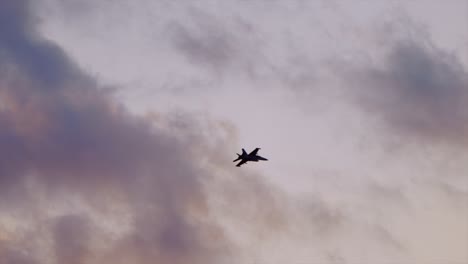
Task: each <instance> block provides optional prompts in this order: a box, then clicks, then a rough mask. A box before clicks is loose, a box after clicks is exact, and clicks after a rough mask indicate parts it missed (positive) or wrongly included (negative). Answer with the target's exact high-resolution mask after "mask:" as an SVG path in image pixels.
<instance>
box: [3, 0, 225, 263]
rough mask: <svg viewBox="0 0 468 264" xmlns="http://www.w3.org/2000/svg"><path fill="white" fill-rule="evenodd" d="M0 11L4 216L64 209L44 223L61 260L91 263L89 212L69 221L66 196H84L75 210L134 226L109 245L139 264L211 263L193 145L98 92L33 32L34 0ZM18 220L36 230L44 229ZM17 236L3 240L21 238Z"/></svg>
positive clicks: (46, 214) (19, 260)
mask: <svg viewBox="0 0 468 264" xmlns="http://www.w3.org/2000/svg"><path fill="white" fill-rule="evenodd" d="M0 10H1V11H0V20H1V22H2V23H1V25H0V29H1V34H2V36H1V38H0V54H1V56H0V79H1V81H0V96H1V97H0V146H1V147H0V149H1V150H0V156H1V157H2V159H1V161H0V185H1V187H0V189H1V194H0V197H2V200H3V201H9V204H7V203H4V202H2V205H1V207H2V212H3V213H2V214H0V218H1V219H3V221H7V220H5V217H6V215H7V214H6V212H13V211H15V212H16V213H17V215H28V216H33V217H37V218H46V219H48V218H51V219H54V216H53V215H54V214H57V212H56V211H55V210H53V208H54V206H58V207H61V208H62V209H57V210H58V211H59V212H58V214H59V216H57V217H58V218H57V219H56V221H55V224H51V225H47V226H49V227H48V230H50V232H49V233H50V234H51V236H52V240H53V241H54V244H53V246H52V247H53V252H55V254H54V255H55V256H56V260H55V261H56V262H57V263H65V262H66V263H76V264H78V263H85V262H86V263H88V262H87V261H85V260H86V259H89V258H88V255H90V256H91V255H93V254H95V253H96V252H93V250H95V249H93V248H88V247H89V245H90V244H91V243H90V242H89V241H91V240H92V239H95V238H94V235H93V233H92V232H91V231H90V230H89V225H90V224H88V223H87V222H88V221H87V220H86V219H87V218H86V217H85V215H89V212H88V213H82V214H80V211H79V210H78V211H77V212H75V213H74V214H71V215H68V214H67V213H66V211H67V210H70V209H71V208H70V207H69V206H66V205H60V204H61V203H60V202H61V201H60V199H63V201H65V203H67V202H71V201H73V200H74V198H73V197H79V199H78V200H77V201H78V202H77V204H78V205H80V206H81V207H83V206H84V207H86V206H87V207H90V209H88V210H91V212H93V211H95V212H96V211H98V210H99V209H100V208H101V207H100V206H102V204H105V203H106V202H109V203H117V204H119V205H118V206H120V207H121V208H126V209H125V210H124V211H125V213H124V215H125V214H129V215H130V217H131V219H132V220H131V221H130V226H131V227H130V231H128V232H127V233H125V232H123V231H120V233H123V234H121V237H120V238H118V239H113V240H111V241H110V242H109V243H110V245H113V244H115V248H118V247H119V246H118V245H119V244H125V245H126V246H128V247H126V248H130V249H132V248H133V249H132V250H130V251H132V252H137V254H134V256H133V257H134V258H137V259H138V260H139V263H153V262H154V259H160V260H162V261H163V260H164V261H166V262H168V263H169V262H171V263H181V262H187V261H189V260H190V262H192V263H202V262H203V263H207V262H211V261H213V259H214V257H213V256H214V255H215V254H214V253H212V252H211V251H213V252H214V251H216V250H218V249H222V244H223V243H218V244H217V245H213V246H208V245H207V243H208V242H209V240H210V236H209V230H211V229H216V224H214V222H212V221H210V219H208V218H207V219H205V218H206V217H204V216H203V215H202V214H200V213H197V212H198V211H199V210H202V208H204V204H205V203H206V197H205V194H204V190H203V186H202V179H203V177H204V176H206V175H207V174H209V172H208V171H206V170H203V168H201V166H199V165H198V164H197V163H198V162H199V159H197V157H196V156H194V155H192V152H191V151H190V149H191V144H192V143H191V142H188V141H183V140H180V139H179V138H177V137H176V136H173V135H171V134H170V133H168V132H167V131H164V130H163V129H160V128H156V127H154V126H151V124H150V123H148V122H146V121H145V120H144V119H142V118H138V117H134V116H131V115H130V114H129V113H128V112H127V111H126V110H125V109H124V107H123V106H121V105H119V104H118V103H117V102H116V101H115V100H113V98H112V97H111V96H109V95H108V94H106V93H104V92H103V91H101V90H100V89H99V87H98V86H97V85H96V83H95V81H94V80H93V79H91V78H90V77H89V76H86V75H85V74H83V73H82V72H81V70H80V69H78V67H77V66H76V65H75V64H74V63H73V62H72V61H71V60H70V58H69V57H68V56H67V55H66V54H65V53H64V52H63V50H62V49H61V48H60V47H58V46H56V45H54V44H53V43H51V42H49V41H47V40H45V39H43V38H41V36H40V35H39V34H38V33H37V32H36V28H35V27H34V24H35V22H34V21H33V19H34V16H33V15H32V14H31V13H30V3H29V1H9V0H8V1H6V0H2V1H1V2H0ZM185 128H187V129H191V128H190V127H185ZM200 140H204V139H203V138H200ZM38 186H39V187H38ZM41 188H42V189H41ZM7 197H8V200H7V199H6V198H7ZM41 199H44V200H45V201H46V202H45V203H42V202H41ZM46 204H48V205H46ZM41 206H44V207H41ZM109 206H110V205H107V206H106V207H109ZM114 206H117V205H115V204H114ZM20 208H22V209H20ZM62 210H64V211H63V212H62V213H60V212H61V211H62ZM31 211H32V213H31ZM53 212H55V213H53ZM61 214H65V215H63V216H60V215H61ZM110 215H111V214H110V213H109V215H108V216H110ZM117 216H118V217H122V214H117ZM198 218H200V219H198ZM13 219H15V221H17V223H16V224H21V223H24V222H25V223H29V224H28V225H29V228H31V229H34V228H37V227H38V226H37V225H38V224H39V222H36V221H35V220H33V219H29V220H27V218H25V219H23V220H21V219H20V218H17V217H16V216H15V217H13ZM201 219H205V220H204V221H201ZM114 228H117V231H116V232H119V231H118V229H119V228H118V227H114ZM26 229H28V228H26ZM207 234H208V235H207ZM15 236H16V238H10V239H7V240H6V242H5V243H10V244H11V243H12V242H11V241H13V240H14V239H19V240H21V237H19V234H16V235H12V237H15ZM205 236H206V237H205ZM110 251H113V250H112V249H110ZM3 252H5V251H2V253H1V257H2V258H6V259H7V260H5V261H7V263H28V262H27V261H26V260H24V261H23V260H22V259H23V258H20V257H16V256H17V254H13V253H10V252H16V251H11V250H7V251H6V253H3ZM123 252H127V251H125V250H124V251H123ZM12 254H13V255H12ZM129 255H130V256H131V254H129ZM145 256H146V257H145ZM33 257H34V256H31V258H33Z"/></svg>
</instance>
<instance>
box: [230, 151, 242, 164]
mask: <svg viewBox="0 0 468 264" xmlns="http://www.w3.org/2000/svg"><path fill="white" fill-rule="evenodd" d="M236 154H237V153H236ZM240 159H241V155H239V154H237V159H235V160H233V161H232V162H236V161H238V160H240Z"/></svg>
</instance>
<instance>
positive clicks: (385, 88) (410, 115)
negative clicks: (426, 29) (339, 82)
mask: <svg viewBox="0 0 468 264" xmlns="http://www.w3.org/2000/svg"><path fill="white" fill-rule="evenodd" d="M352 72H354V74H352V75H351V76H348V77H346V78H347V81H349V83H354V85H356V87H358V89H359V91H358V94H359V99H360V100H359V103H360V106H362V107H364V109H366V110H368V111H369V113H371V114H373V115H377V116H379V117H382V120H383V121H385V123H386V124H387V125H388V128H389V129H390V130H391V131H394V132H395V131H398V132H403V133H405V134H408V135H414V136H417V137H422V138H430V139H432V140H436V141H442V142H459V143H463V144H465V143H467V142H466V140H467V139H468V137H467V135H468V126H467V124H468V110H467V108H466V107H465V106H466V105H467V103H468V88H467V87H468V80H467V77H466V76H467V72H466V70H465V69H464V68H463V66H462V64H461V63H460V62H459V61H458V59H457V58H456V57H455V56H453V55H451V54H449V53H447V52H444V51H443V50H440V49H438V48H436V47H434V46H433V45H430V44H428V42H423V41H416V40H406V41H404V40H401V41H398V42H396V43H395V44H394V46H393V47H392V48H391V51H390V53H389V54H388V56H387V57H386V59H385V61H384V65H383V67H375V66H373V67H369V68H367V69H365V70H362V71H357V72H355V71H352Z"/></svg>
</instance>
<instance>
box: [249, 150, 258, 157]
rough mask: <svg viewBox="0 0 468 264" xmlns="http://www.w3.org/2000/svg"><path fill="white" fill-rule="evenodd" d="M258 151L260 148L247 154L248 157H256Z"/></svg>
mask: <svg viewBox="0 0 468 264" xmlns="http://www.w3.org/2000/svg"><path fill="white" fill-rule="evenodd" d="M259 149H260V148H256V149H254V150H253V151H252V152H250V153H249V156H250V155H253V156H256V155H257V152H258V150H259Z"/></svg>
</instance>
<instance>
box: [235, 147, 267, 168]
mask: <svg viewBox="0 0 468 264" xmlns="http://www.w3.org/2000/svg"><path fill="white" fill-rule="evenodd" d="M259 149H260V148H256V149H254V150H253V151H252V152H250V153H249V154H247V152H245V149H242V155H241V154H239V153H236V154H237V159H235V160H233V162H236V161H238V160H241V161H240V162H239V163H238V164H237V165H236V166H237V167H240V166H241V165H242V164H244V163H246V162H247V161H255V162H258V161H259V160H267V159H265V158H264V157H260V156H258V155H257V152H258V150H259Z"/></svg>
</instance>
